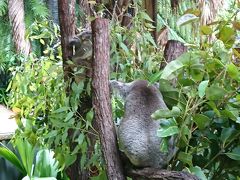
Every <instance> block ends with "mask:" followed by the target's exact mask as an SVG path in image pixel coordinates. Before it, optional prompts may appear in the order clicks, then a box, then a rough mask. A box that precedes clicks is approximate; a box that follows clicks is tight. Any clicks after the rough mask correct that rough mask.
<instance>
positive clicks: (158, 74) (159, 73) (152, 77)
mask: <svg viewBox="0 0 240 180" xmlns="http://www.w3.org/2000/svg"><path fill="white" fill-rule="evenodd" d="M161 74H162V72H157V73H154V74H152V75H151V76H150V78H149V83H150V84H153V83H154V82H156V81H157V80H158V79H159V78H160V76H161Z"/></svg>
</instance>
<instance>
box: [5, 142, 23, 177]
mask: <svg viewBox="0 0 240 180" xmlns="http://www.w3.org/2000/svg"><path fill="white" fill-rule="evenodd" d="M0 156H2V157H3V158H5V159H6V160H8V161H9V162H11V163H12V164H13V165H14V166H15V167H16V168H17V169H18V170H19V171H21V173H22V174H27V172H26V170H25V169H24V167H23V165H22V163H21V161H20V160H19V159H18V157H17V156H16V155H15V154H14V153H13V152H12V151H11V150H10V149H8V148H7V147H5V146H4V147H0Z"/></svg>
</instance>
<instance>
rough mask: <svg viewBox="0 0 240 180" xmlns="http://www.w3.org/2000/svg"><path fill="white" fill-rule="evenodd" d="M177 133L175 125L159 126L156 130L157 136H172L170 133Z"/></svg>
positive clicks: (177, 129)
mask: <svg viewBox="0 0 240 180" xmlns="http://www.w3.org/2000/svg"><path fill="white" fill-rule="evenodd" d="M178 133H179V128H178V127H177V126H169V127H161V128H160V129H159V130H158V131H157V136H158V137H169V136H172V135H174V134H178Z"/></svg>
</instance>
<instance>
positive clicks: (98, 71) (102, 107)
mask: <svg viewBox="0 0 240 180" xmlns="http://www.w3.org/2000/svg"><path fill="white" fill-rule="evenodd" d="M92 30H93V47H94V49H93V52H94V54H93V57H94V58H93V79H92V88H93V108H94V112H95V122H96V125H97V130H98V132H99V136H100V142H101V146H102V152H103V156H104V159H105V162H106V169H107V176H108V179H109V180H113V179H114V180H115V179H116V180H124V179H125V177H124V175H123V168H122V164H121V161H120V156H119V153H118V148H117V137H116V131H115V128H114V125H113V121H112V111H111V103H110V93H109V59H110V42H109V22H108V20H107V19H101V18H97V19H95V20H94V21H93V22H92Z"/></svg>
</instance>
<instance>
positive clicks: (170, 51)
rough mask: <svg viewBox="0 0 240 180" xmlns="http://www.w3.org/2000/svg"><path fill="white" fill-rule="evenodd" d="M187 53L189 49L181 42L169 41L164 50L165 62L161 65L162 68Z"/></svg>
mask: <svg viewBox="0 0 240 180" xmlns="http://www.w3.org/2000/svg"><path fill="white" fill-rule="evenodd" d="M186 51H187V47H186V46H184V44H183V43H182V42H180V41H176V40H169V41H168V42H167V44H166V47H165V49H164V55H163V57H164V61H163V62H162V63H161V68H164V67H165V66H166V65H167V63H169V62H171V61H173V60H175V59H177V58H178V57H179V56H181V55H182V54H183V53H185V52H186Z"/></svg>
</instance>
